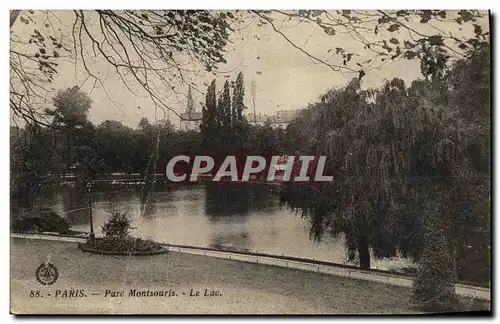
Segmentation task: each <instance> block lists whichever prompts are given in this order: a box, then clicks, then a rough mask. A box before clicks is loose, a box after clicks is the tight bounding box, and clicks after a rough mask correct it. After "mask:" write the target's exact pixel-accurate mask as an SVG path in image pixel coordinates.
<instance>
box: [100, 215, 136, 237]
mask: <svg viewBox="0 0 500 324" xmlns="http://www.w3.org/2000/svg"><path fill="white" fill-rule="evenodd" d="M129 231H130V220H129V219H128V218H127V215H126V214H125V213H119V212H116V211H115V212H113V214H112V215H111V217H110V218H109V219H108V220H107V221H106V222H105V223H104V224H103V225H102V233H103V234H104V238H106V239H113V240H125V239H127V238H128V237H129Z"/></svg>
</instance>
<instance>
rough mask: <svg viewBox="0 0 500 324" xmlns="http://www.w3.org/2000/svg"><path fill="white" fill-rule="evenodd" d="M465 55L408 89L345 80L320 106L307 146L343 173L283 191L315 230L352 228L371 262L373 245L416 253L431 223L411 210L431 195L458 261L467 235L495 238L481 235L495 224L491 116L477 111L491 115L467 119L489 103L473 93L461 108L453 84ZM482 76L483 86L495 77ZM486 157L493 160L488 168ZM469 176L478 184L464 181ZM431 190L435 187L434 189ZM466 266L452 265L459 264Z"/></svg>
mask: <svg viewBox="0 0 500 324" xmlns="http://www.w3.org/2000/svg"><path fill="white" fill-rule="evenodd" d="M483 50H484V51H487V49H483ZM483 50H481V51H479V52H474V54H473V56H471V58H470V59H469V60H468V62H469V63H468V64H478V63H477V61H475V60H476V59H475V58H474V57H475V56H476V55H478V56H481V55H480V52H482V51H483ZM483 57H484V56H483ZM474 62H475V63H474ZM463 64H464V63H463V62H457V63H456V64H455V65H454V68H452V69H451V71H447V73H445V74H443V77H442V78H436V79H433V80H429V79H428V80H424V81H421V82H414V83H413V84H412V86H411V87H410V89H407V88H406V86H405V84H404V82H403V81H402V80H399V79H393V80H391V81H388V82H387V83H386V84H385V85H384V86H383V87H382V88H381V89H368V90H361V89H360V83H359V80H353V81H352V82H351V83H350V84H349V85H348V86H347V87H345V88H344V89H340V90H332V91H329V92H328V93H327V94H325V95H324V96H323V97H322V98H321V101H320V102H319V103H317V104H316V105H315V108H312V109H315V110H316V113H317V117H316V118H315V119H314V120H313V122H312V123H311V124H310V125H309V126H308V127H307V128H308V129H312V130H314V131H313V132H312V133H311V134H310V138H309V149H310V150H313V151H314V152H316V153H317V154H319V155H326V156H327V160H328V161H329V162H328V163H329V165H330V166H331V169H332V170H336V171H335V173H334V179H335V181H333V182H332V183H328V185H327V186H325V187H322V188H319V190H317V191H318V192H315V193H304V192H302V193H301V192H298V193H295V194H296V195H299V196H303V197H302V198H299V199H295V197H294V193H293V192H290V191H288V192H287V191H284V195H285V197H284V198H285V200H287V201H288V202H289V204H290V206H291V207H292V208H299V209H302V210H305V211H306V212H305V213H306V214H309V216H310V217H311V219H312V220H313V222H312V227H311V233H312V236H313V237H315V238H316V239H318V238H320V237H321V235H323V233H324V232H325V230H328V231H332V232H333V233H344V234H345V235H346V244H347V245H348V248H349V249H350V250H351V253H350V258H351V259H352V258H353V257H354V253H352V251H357V254H358V256H359V261H360V266H361V267H362V268H369V267H370V254H369V248H370V247H371V248H372V249H373V251H374V253H375V255H376V256H390V255H394V254H395V253H396V252H399V253H402V254H403V255H408V256H411V257H413V258H414V259H415V260H417V261H418V260H420V258H421V257H422V249H421V248H419V246H422V245H423V240H424V239H423V237H424V233H426V231H428V229H427V227H426V226H427V225H425V222H424V219H422V215H420V214H419V213H418V212H413V211H420V210H422V208H423V207H422V206H424V205H423V204H424V203H427V202H429V201H431V202H432V203H433V204H434V205H436V206H437V207H436V208H435V209H434V212H435V214H434V215H433V217H437V218H439V219H440V220H441V223H440V230H441V231H444V232H443V233H444V238H443V239H444V240H445V242H446V245H447V247H446V249H447V251H448V252H447V253H450V255H451V258H450V260H452V263H453V262H454V261H453V260H454V259H457V257H458V255H459V254H457V251H459V250H460V251H462V253H464V251H466V250H463V248H464V247H465V246H466V245H467V244H466V243H465V242H467V241H468V242H471V240H475V241H476V244H477V242H488V241H489V239H488V237H487V235H483V234H482V233H484V232H483V230H485V231H486V230H487V228H488V225H487V224H486V221H485V220H486V219H488V218H487V216H486V215H487V210H488V207H487V206H489V198H488V197H489V189H488V186H487V182H488V179H489V175H488V172H489V171H488V170H489V168H488V167H487V165H488V162H487V161H488V158H487V156H489V149H488V148H487V145H484V143H487V142H488V140H487V139H488V135H487V133H486V129H488V128H487V125H488V121H487V119H484V118H485V116H486V114H485V113H484V114H481V115H477V116H483V119H481V118H479V119H473V120H475V121H473V120H470V119H469V120H468V119H467V116H471V115H473V114H471V113H470V112H471V111H485V112H486V111H489V104H488V103H487V102H488V99H487V98H484V101H483V100H481V101H477V102H475V103H472V100H469V99H468V102H469V103H471V104H470V105H469V106H468V107H469V109H468V110H467V111H468V113H467V114H465V115H463V117H462V118H460V117H459V115H460V109H461V108H460V106H459V105H455V104H454V103H453V100H454V99H452V98H454V94H455V91H458V92H460V91H462V90H460V89H459V87H456V86H455V87H451V86H449V85H450V82H451V83H454V82H455V81H453V78H454V75H457V73H456V72H453V71H454V69H460V70H462V69H463ZM471 72H472V69H471ZM458 75H461V74H460V73H458ZM475 75H476V76H477V78H476V79H475V81H474V82H476V83H477V84H478V85H477V87H478V89H483V88H484V87H485V84H486V83H487V82H488V81H489V77H486V74H482V73H476V74H475ZM456 84H457V85H458V83H456ZM465 87H466V85H465ZM464 90H465V89H464ZM478 93H481V91H478ZM471 95H472V93H471ZM486 97H487V96H486ZM448 98H449V99H448ZM479 120H481V122H479ZM478 125H483V127H477V126H478ZM473 143H476V144H473ZM479 143H483V144H479ZM471 147H476V148H477V151H475V152H476V153H472V152H473V151H474V150H472V151H471V150H470V148H471ZM478 156H480V157H481V158H480V159H481V160H482V161H483V162H481V163H480V162H478V160H477V159H478ZM479 165H484V166H486V167H483V169H482V170H483V171H482V174H481V172H479V173H478V171H479V169H478V166H479ZM467 182H468V183H469V184H471V185H472V186H469V188H466V186H465V183H467ZM435 186H437V188H435ZM292 189H293V188H292ZM292 189H290V190H292ZM311 190H312V189H311ZM292 191H293V190H292ZM312 191H314V190H312ZM429 191H432V192H434V194H433V195H430V196H429V195H427V194H426V193H427V192H429ZM461 202H463V203H461ZM467 206H468V207H467ZM472 206H475V207H472ZM471 207H472V209H471ZM472 210H475V211H476V212H472ZM479 210H481V212H479ZM472 224H475V225H472ZM480 224H481V225H480ZM472 226H474V228H475V229H474V230H471V227H472ZM480 229H483V230H480ZM466 238H467V239H466ZM472 238H475V239H472ZM469 246H470V245H469ZM477 251H479V250H477ZM486 253H487V250H486V251H485V254H486ZM476 255H478V253H477V252H476ZM462 258H463V256H462ZM462 260H463V259H462ZM482 260H483V264H484V266H485V267H486V268H487V267H488V262H487V260H484V259H482ZM462 262H463V261H460V262H459V264H460V263H462ZM458 268H459V266H458V265H455V266H453V267H452V273H453V272H456V271H457V269H458ZM443 271H445V270H443ZM462 276H463V273H462ZM453 280H454V279H453Z"/></svg>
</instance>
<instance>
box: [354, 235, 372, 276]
mask: <svg viewBox="0 0 500 324" xmlns="http://www.w3.org/2000/svg"><path fill="white" fill-rule="evenodd" d="M357 246H358V254H359V268H360V269H363V270H370V249H369V248H368V241H367V239H366V237H359V238H358V242H357Z"/></svg>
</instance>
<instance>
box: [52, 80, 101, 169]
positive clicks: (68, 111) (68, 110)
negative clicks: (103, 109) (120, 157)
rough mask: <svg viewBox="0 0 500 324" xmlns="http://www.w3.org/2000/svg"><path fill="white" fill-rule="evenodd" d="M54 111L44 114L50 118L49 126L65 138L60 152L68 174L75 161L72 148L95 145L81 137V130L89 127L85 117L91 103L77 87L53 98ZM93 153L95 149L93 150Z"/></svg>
mask: <svg viewBox="0 0 500 324" xmlns="http://www.w3.org/2000/svg"><path fill="white" fill-rule="evenodd" d="M53 102H54V109H53V110H50V109H47V110H46V113H47V115H48V116H50V117H52V123H51V126H52V127H53V128H54V129H55V130H56V131H57V132H58V133H59V134H61V135H62V136H64V138H65V143H64V149H63V151H62V152H61V156H62V160H63V161H64V162H65V165H66V169H65V171H66V172H68V171H69V170H70V168H71V167H72V166H73V164H74V163H75V162H76V161H77V158H76V156H75V150H74V148H76V147H79V146H88V145H94V146H95V143H94V142H93V141H91V140H90V139H88V138H87V137H85V136H84V135H83V132H84V131H83V129H84V128H85V127H90V126H89V122H88V120H87V115H88V112H89V110H90V107H91V104H92V101H91V100H90V98H89V97H88V96H87V95H86V94H84V93H83V92H81V91H80V89H79V88H78V87H77V86H74V87H72V88H67V89H66V90H60V91H59V92H58V93H57V95H56V96H55V97H54V98H53ZM93 150H94V151H95V147H94V148H93Z"/></svg>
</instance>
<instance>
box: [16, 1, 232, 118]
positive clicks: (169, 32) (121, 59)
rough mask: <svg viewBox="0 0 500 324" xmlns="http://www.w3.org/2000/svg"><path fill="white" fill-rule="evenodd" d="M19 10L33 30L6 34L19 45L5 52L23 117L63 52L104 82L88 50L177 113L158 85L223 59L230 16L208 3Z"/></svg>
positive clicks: (166, 87)
mask: <svg viewBox="0 0 500 324" xmlns="http://www.w3.org/2000/svg"><path fill="white" fill-rule="evenodd" d="M60 15H61V16H60ZM14 16H15V15H11V21H13V20H15V17H14ZM18 16H19V17H18V18H17V19H18V20H19V22H20V23H22V24H25V25H27V26H28V28H30V27H31V28H32V31H33V32H32V34H31V36H30V39H20V38H19V37H17V35H15V34H13V35H12V37H11V39H12V42H14V43H15V44H18V45H19V46H16V47H15V48H11V52H10V54H11V55H10V66H11V71H12V74H11V75H12V78H11V83H10V87H11V88H10V93H11V99H10V105H11V109H13V111H14V112H15V113H16V115H17V116H19V117H21V118H24V119H26V120H29V121H41V120H40V118H41V117H42V114H41V113H40V111H39V110H38V109H37V108H38V106H40V104H42V103H43V99H44V98H45V95H46V93H47V92H48V91H49V89H50V83H51V82H52V80H53V78H54V76H55V74H57V72H58V70H57V69H58V61H59V60H60V59H61V57H63V56H66V55H69V56H70V57H71V58H72V59H73V60H76V61H77V62H80V63H81V64H82V65H83V67H84V69H85V71H86V72H87V74H88V76H89V78H91V80H93V81H94V82H95V83H96V84H99V85H101V86H105V84H104V82H103V80H102V79H101V78H100V77H99V75H98V73H97V72H96V71H95V70H94V68H93V67H92V64H90V63H91V62H90V60H91V59H90V58H89V56H92V54H93V56H94V57H93V59H94V60H100V61H104V62H107V63H108V64H109V65H110V66H111V67H113V69H114V70H115V72H116V73H117V74H118V75H119V76H120V78H121V79H122V80H123V81H124V85H125V86H127V87H128V89H129V90H130V91H132V92H134V93H136V92H135V91H134V90H133V88H134V87H135V86H138V87H139V89H141V91H143V93H146V94H147V95H149V97H150V98H151V100H152V102H153V103H154V104H155V105H157V106H158V107H160V108H162V109H169V110H171V111H172V112H173V113H175V114H177V115H178V116H179V114H178V113H177V112H176V111H175V110H174V109H172V108H171V107H170V105H169V104H168V103H167V100H166V98H168V95H169V94H168V93H167V94H165V92H168V91H171V92H170V94H171V93H172V92H175V86H176V85H177V84H178V83H181V84H186V81H185V80H184V79H183V75H184V73H187V72H188V71H189V70H191V69H192V68H194V67H195V65H196V68H197V69H198V70H205V71H209V72H210V71H212V70H214V69H215V68H216V67H217V65H218V64H219V63H225V62H226V61H225V58H224V55H223V54H224V48H225V46H226V44H227V42H228V38H229V32H230V31H231V27H230V23H231V21H233V19H234V18H235V17H234V15H233V14H232V13H231V12H210V11H207V10H177V11H176V10H156V11H155V10H121V11H120V10H95V11H84V10H74V11H73V12H72V15H71V14H70V12H65V14H61V12H60V13H56V12H53V11H36V12H35V11H32V10H29V11H23V12H21V14H19V15H18ZM42 21H43V23H41V24H40V22H42ZM64 23H69V24H70V25H71V26H73V28H72V32H71V34H70V35H67V34H65V33H63V32H62V31H61V29H60V28H58V27H59V24H62V25H64ZM39 25H42V26H41V27H42V28H40V26H39ZM25 44H26V45H25ZM88 47H91V48H93V49H94V50H93V51H91V52H92V54H90V52H86V51H84V50H83V49H84V48H88ZM186 61H188V62H190V63H191V64H190V67H189V68H186V64H185V62H186ZM168 75H170V76H171V77H168ZM160 84H161V87H159V85H160ZM179 117H180V116H179Z"/></svg>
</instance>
